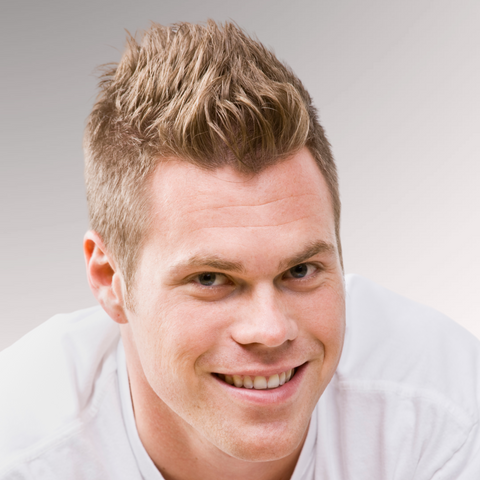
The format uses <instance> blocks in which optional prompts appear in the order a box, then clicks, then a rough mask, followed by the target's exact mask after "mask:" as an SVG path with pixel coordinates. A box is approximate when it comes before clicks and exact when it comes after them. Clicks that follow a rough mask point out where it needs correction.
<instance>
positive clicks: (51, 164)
mask: <svg viewBox="0 0 480 480" xmlns="http://www.w3.org/2000/svg"><path fill="white" fill-rule="evenodd" d="M209 17H210V18H214V19H217V20H225V19H233V20H235V21H236V22H237V23H238V24H239V25H241V26H242V27H244V28H245V29H246V30H247V31H248V32H250V33H254V34H256V35H257V36H258V38H259V39H260V40H261V41H262V42H263V43H265V44H266V45H268V46H270V47H273V49H274V50H275V52H276V54H277V55H278V56H279V57H280V58H281V59H283V60H285V61H286V62H287V63H289V64H290V65H291V66H292V68H293V69H294V70H295V71H296V72H297V74H298V75H299V76H300V78H302V79H303V80H304V82H305V84H306V86H307V88H308V89H309V90H310V92H311V93H312V95H313V97H314V99H315V102H316V104H317V106H318V107H319V109H320V114H321V119H322V121H323V123H324V125H325V127H326V130H327V133H328V135H329V138H330V140H331V142H332V144H333V148H334V153H335V155H336V158H337V161H338V165H339V169H340V176H341V177H340V178H341V191H342V198H343V208H344V210H343V222H342V232H343V245H344V251H345V266H346V270H347V272H356V273H360V274H363V275H365V276H367V277H369V278H371V279H373V280H375V281H377V282H379V283H381V284H383V285H385V286H387V287H388V288H390V289H393V290H395V291H397V292H399V293H402V294H404V295H406V296H408V297H410V298H413V299H415V300H418V301H420V302H422V303H426V304H429V305H431V306H433V307H435V308H437V309H438V310H440V311H443V312H444V313H446V314H447V315H449V316H451V317H452V318H454V319H455V320H456V321H457V322H459V323H461V324H462V325H464V326H465V327H466V328H468V329H469V330H470V331H472V332H473V333H474V334H475V335H477V336H478V337H480V320H479V312H480V295H479V287H480V281H479V279H478V273H477V272H478V271H479V267H480V254H479V252H478V243H479V242H478V239H479V234H480V221H479V218H478V215H477V211H478V210H479V206H480V193H479V191H478V188H477V184H478V179H479V173H480V166H479V162H478V158H479V155H480V135H479V126H480V108H479V106H480V105H479V103H480V55H479V53H480V52H479V48H480V2H478V0H472V1H464V0H449V1H445V0H435V1H426V0H402V1H398V0H397V1H392V2H389V1H385V0H381V1H380V0H378V1H371V0H361V1H358V0H357V1H356V0H335V1H333V0H331V1H326V0H323V1H320V0H316V1H307V0H303V1H293V0H290V1H284V0H275V1H267V0H263V1H262V0H255V1H252V0H242V1H241V2H239V1H228V0H209V1H193V0H176V1H153V0H152V1H141V0H136V1H125V0H117V1H113V0H107V1H99V0H96V1H91V0H87V1H86V0H82V1H81V2H80V1H78V0H76V1H68V0H61V1H60V0H54V1H52V0H50V1H48V0H47V1H45V0H44V1H42V2H38V1H33V0H31V1H27V2H25V1H18V0H16V1H10V0H2V2H1V6H0V27H1V28H0V36H1V39H0V52H1V89H0V98H1V100H0V105H1V116H0V122H1V125H0V135H1V138H0V140H1V141H0V222H1V223H0V228H1V232H0V265H1V269H0V300H1V315H0V349H2V348H5V347H6V346H8V345H10V344H11V343H12V342H14V341H15V340H16V339H17V338H19V337H20V336H22V335H23V334H25V333H26V332H28V331H29V330H30V329H32V328H33V327H35V326H36V325H38V324H39V323H41V322H43V321H44V320H46V319H48V318H49V317H50V316H51V315H53V314H55V313H59V312H68V311H72V310H75V309H79V308H83V307H87V306H91V305H93V304H94V303H95V300H94V299H93V296H92V295H91V293H90V291H89V289H88V286H87V282H86V279H85V273H84V264H83V256H82V247H81V245H82V236H83V233H84V231H85V230H86V228H87V224H88V221H87V214H86V205H85V193H84V186H83V178H82V171H83V165H82V161H83V160H82V151H81V141H82V131H83V126H84V121H85V118H86V116H87V115H88V112H89V109H90V108H91V105H92V102H93V100H94V97H95V85H96V79H95V77H94V75H92V72H93V70H94V67H95V66H96V65H99V64H102V63H107V62H111V61H118V59H119V57H120V54H121V51H122V49H123V45H124V39H125V32H124V29H128V30H129V31H130V32H132V33H133V32H135V31H136V30H138V29H142V28H146V27H147V26H148V24H149V21H150V20H154V21H157V22H160V23H166V24H167V23H171V22H175V21H182V20H186V21H204V20H206V19H207V18H209Z"/></svg>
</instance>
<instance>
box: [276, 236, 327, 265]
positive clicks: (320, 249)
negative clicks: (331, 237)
mask: <svg viewBox="0 0 480 480" xmlns="http://www.w3.org/2000/svg"><path fill="white" fill-rule="evenodd" d="M320 253H328V254H330V255H332V254H334V253H335V246H334V245H333V244H331V243H327V242H324V241H323V240H318V241H316V242H313V243H310V244H309V245H307V247H306V248H305V249H304V250H303V251H301V252H300V253H298V254H297V255H295V256H293V257H291V258H289V259H287V260H283V261H281V262H280V264H279V268H278V269H279V270H288V269H289V268H292V267H294V266H295V265H298V264H300V263H303V262H305V260H308V259H309V258H312V257H314V256H315V255H318V254H320Z"/></svg>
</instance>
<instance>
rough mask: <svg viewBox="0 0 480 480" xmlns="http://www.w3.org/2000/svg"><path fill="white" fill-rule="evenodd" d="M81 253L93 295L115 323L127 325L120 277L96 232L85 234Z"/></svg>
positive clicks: (91, 231)
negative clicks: (83, 256) (82, 252)
mask: <svg viewBox="0 0 480 480" xmlns="http://www.w3.org/2000/svg"><path fill="white" fill-rule="evenodd" d="M83 251H84V255H85V263H86V267H87V278H88V283H89V285H90V289H91V290H92V293H93V295H94V296H95V298H96V299H97V301H98V303H100V305H101V306H102V307H103V309H104V310H105V311H106V312H107V313H108V315H109V316H110V317H111V318H112V319H113V320H114V321H115V322H117V323H127V317H126V315H125V306H124V298H123V291H124V288H123V281H122V276H121V273H120V271H119V270H118V268H117V267H116V265H115V262H114V260H113V258H112V257H111V256H110V255H109V253H108V251H107V249H106V247H105V244H104V243H103V240H102V239H101V237H100V235H98V233H97V232H95V231H93V230H90V231H88V232H87V233H86V234H85V237H84V239H83Z"/></svg>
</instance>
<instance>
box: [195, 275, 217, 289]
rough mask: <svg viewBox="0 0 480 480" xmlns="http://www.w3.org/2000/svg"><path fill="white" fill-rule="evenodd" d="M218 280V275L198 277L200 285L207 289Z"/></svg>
mask: <svg viewBox="0 0 480 480" xmlns="http://www.w3.org/2000/svg"><path fill="white" fill-rule="evenodd" d="M216 279H217V275H216V274H215V273H211V272H207V273H201V274H200V275H199V276H198V283H200V284H201V285H205V286H206V287H211V286H212V285H213V284H214V283H215V280H216Z"/></svg>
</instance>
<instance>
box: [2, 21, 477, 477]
mask: <svg viewBox="0 0 480 480" xmlns="http://www.w3.org/2000/svg"><path fill="white" fill-rule="evenodd" d="M85 154H86V182H87V195H88V203H89V209H90V218H91V227H92V229H91V230H90V231H89V232H88V233H87V234H86V236H85V241H84V250H85V258H86V264H87V276H88V281H89V283H90V286H91V288H92V291H93V293H94V294H95V296H96V298H97V299H98V302H99V303H100V305H101V307H102V308H100V307H97V308H93V309H89V310H85V311H80V312H76V313H74V314H71V315H62V316H57V317H54V318H53V319H51V320H50V321H48V322H46V323H45V324H44V325H42V326H41V327H40V328H38V329H37V330H35V331H34V332H32V333H31V334H29V335H27V336H26V337H24V339H22V340H21V341H20V342H18V343H17V344H16V345H14V346H13V347H11V348H10V349H7V350H6V351H5V352H3V353H2V356H1V360H0V368H1V370H0V372H1V373H0V382H1V385H2V398H1V400H0V406H1V412H2V413H1V420H0V422H1V423H0V432H1V433H0V438H1V440H0V442H1V443H0V478H1V479H2V480H3V479H20V478H21V479H102V480H105V479H115V480H118V479H129V480H131V479H141V478H144V479H162V478H164V479H166V480H170V479H175V480H177V479H178V480H190V479H209V480H210V479H213V480H215V479H225V478H228V479H245V478H248V479H255V480H256V479H259V480H260V479H261V480H270V479H271V480H273V479H275V480H278V479H290V478H291V479H295V480H300V479H355V480H358V479H369V480H370V479H381V480H385V479H418V480H420V479H422V480H423V479H435V480H440V479H463V480H467V479H472V480H473V479H476V478H480V433H479V427H478V413H479V399H480V382H479V372H480V349H479V344H478V342H477V341H476V340H475V339H474V338H473V337H472V336H470V335H469V334H468V333H466V332H465V331H463V330H462V329H461V328H460V327H458V326H456V325H455V324H454V323H453V322H451V321H450V320H448V319H446V318H445V317H443V316H442V315H440V314H438V313H436V312H434V311H432V310H430V309H428V308H426V307H422V306H419V305H417V304H414V303H412V302H409V301H407V300H405V299H403V298H400V297H398V296H396V295H395V294H393V293H390V292H388V291H386V290H384V289H382V288H380V287H378V286H376V285H373V284H372V283H371V282H369V281H367V280H365V279H362V278H360V277H355V276H349V277H347V279H346V281H345V280H344V274H343V266H342V257H341V245H340V237H339V225H340V201H339V194H338V183H337V175H336V169H335V164H334V162H333V158H332V155H331V152H330V147H329V144H328V141H327V140H326V138H325V135H324V132H323V129H322V127H321V126H320V125H319V123H318V120H317V117H316V112H315V109H314V107H313V106H312V102H311V99H310V97H309V95H308V93H307V92H306V91H305V89H304V88H303V86H302V84H301V83H300V81H299V80H298V79H297V78H296V77H295V75H294V74H293V73H292V72H291V71H290V70H289V69H288V68H287V67H285V66H284V65H283V64H282V63H280V62H279V61H278V60H277V59H276V58H275V57H274V55H273V54H272V53H270V52H269V51H267V50H266V49H265V48H264V47H263V46H262V45H261V44H260V43H258V42H256V41H254V40H252V39H251V38H249V37H248V36H246V35H245V34H244V33H243V32H242V31H241V30H240V29H239V28H238V27H236V26H234V25H232V24H226V25H225V26H219V25H216V24H215V23H213V22H208V24H207V25H205V26H199V25H191V24H179V25H175V26H173V27H162V26H160V25H156V24H154V25H152V27H151V28H150V29H149V30H148V31H147V32H146V33H145V36H144V38H143V41H142V43H141V44H140V45H139V44H137V42H136V41H135V40H134V39H132V38H130V39H129V41H128V45H127V50H126V52H125V53H124V55H123V57H122V60H121V61H120V63H119V65H118V66H115V67H112V68H110V70H108V71H106V72H105V74H104V76H103V78H102V80H101V82H100V95H99V97H98V99H97V102H96V104H95V106H94V109H93V111H92V113H91V115H90V117H89V122H88V125H87V130H86V137H85ZM342 350H343V352H342Z"/></svg>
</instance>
